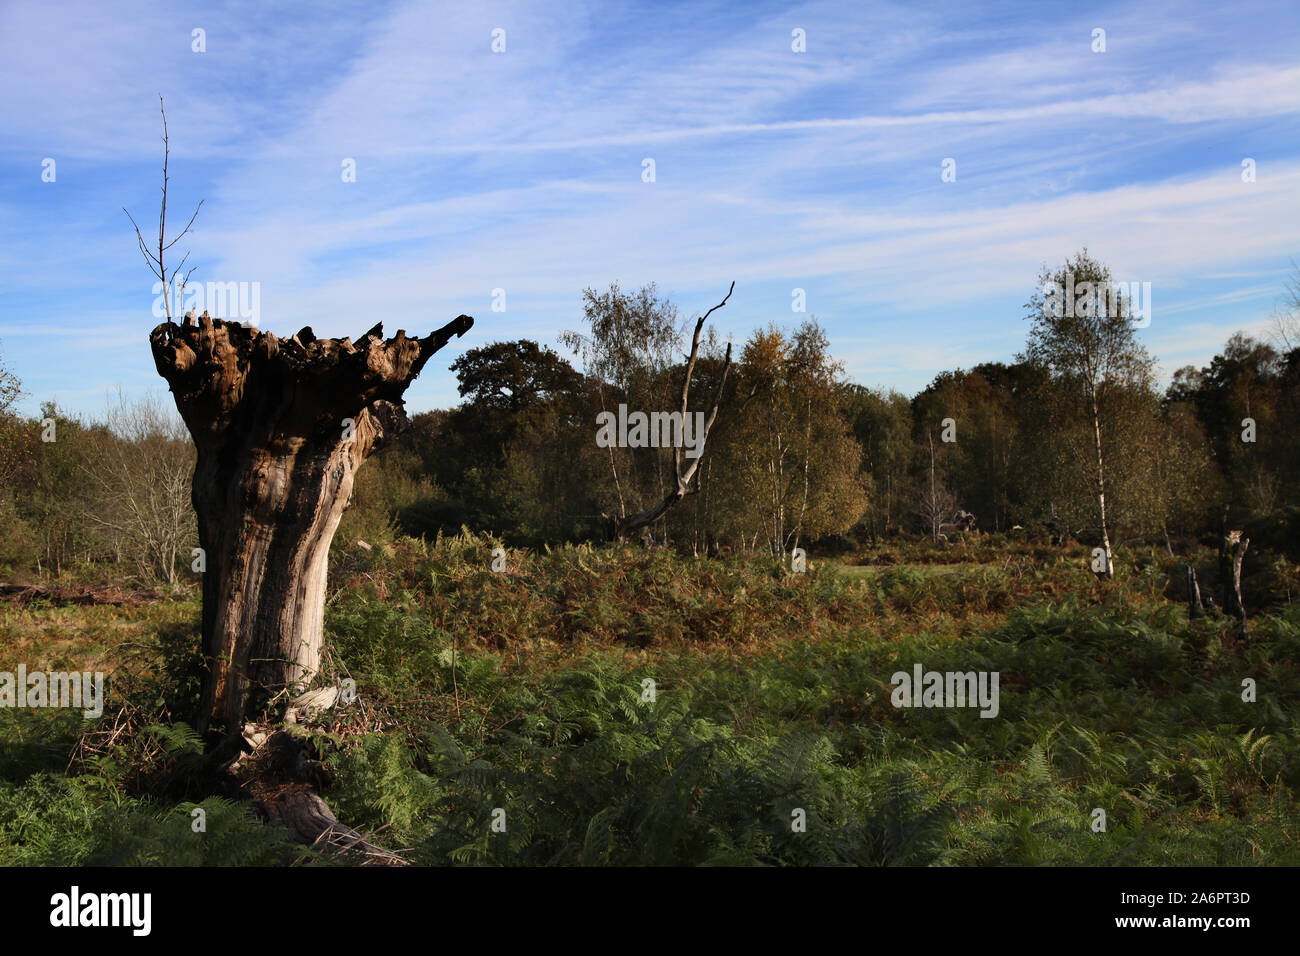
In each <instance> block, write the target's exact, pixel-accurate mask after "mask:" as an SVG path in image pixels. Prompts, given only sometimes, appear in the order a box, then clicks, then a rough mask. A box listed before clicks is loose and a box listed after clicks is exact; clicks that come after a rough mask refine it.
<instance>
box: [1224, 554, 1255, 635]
mask: <svg viewBox="0 0 1300 956" xmlns="http://www.w3.org/2000/svg"><path fill="white" fill-rule="evenodd" d="M1249 547H1250V539H1249V538H1246V537H1242V534H1241V532H1240V531H1228V532H1225V533H1224V536H1223V543H1222V544H1221V545H1220V547H1219V578H1220V580H1221V581H1222V582H1223V613H1224V614H1227V615H1228V616H1229V617H1235V618H1236V619H1237V623H1238V624H1239V625H1240V626H1241V632H1242V634H1243V635H1244V634H1245V633H1246V606H1245V604H1243V603H1242V600H1241V562H1242V560H1243V559H1244V558H1245V557H1246V549H1247V548H1249Z"/></svg>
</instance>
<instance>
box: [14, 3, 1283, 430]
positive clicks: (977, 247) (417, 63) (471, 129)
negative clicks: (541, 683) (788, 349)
mask: <svg viewBox="0 0 1300 956" xmlns="http://www.w3.org/2000/svg"><path fill="white" fill-rule="evenodd" d="M195 28H201V29H202V30H204V31H205V39H206V52H202V53H196V52H193V50H192V31H193V30H194V29H195ZM498 28H499V29H503V30H504V31H505V46H506V49H505V52H502V53H494V52H493V51H492V49H491V45H492V31H493V30H494V29H498ZM1097 28H1101V29H1104V30H1105V31H1106V35H1105V39H1106V50H1105V52H1094V51H1093V49H1092V46H1093V31H1094V29H1097ZM796 29H799V30H803V31H804V33H805V36H806V51H805V52H802V53H796V52H794V51H793V50H792V48H791V47H792V31H793V30H796ZM1298 52H1300V6H1298V5H1297V4H1295V3H1293V2H1275V3H1252V2H1243V3H1233V4H1222V3H1218V2H1215V3H1208V2H1207V3H1194V4H1193V3H1159V2H1157V3H1151V4H1131V3H1116V4H1094V5H1089V4H1082V3H1077V2H1071V3H1050V2H1045V3H1024V4H987V3H985V4H956V3H952V4H944V5H928V4H918V3H901V4H896V5H894V4H884V3H874V2H873V3H864V2H833V3H809V4H786V3H765V2H752V3H714V4H709V3H643V4H642V3H583V2H581V0H566V2H564V3H540V2H534V3H490V2H485V3H477V2H476V3H472V4H464V3H460V4H450V3H429V2H422V3H397V2H393V3H382V2H365V3H355V4H349V3H326V4H321V3H310V4H278V5H271V4H263V3H256V2H249V3H230V4H205V3H186V4H183V5H181V4H166V5H165V4H132V3H111V4H104V3H100V2H91V3H84V4H79V3H61V4H58V5H57V9H55V5H53V4H49V3H44V2H33V3H27V2H21V0H17V2H16V0H0V83H2V85H0V89H3V90H4V91H5V96H4V97H3V98H2V99H0V360H2V361H3V363H4V365H5V366H6V367H7V368H9V369H10V370H11V371H13V372H14V373H16V374H17V375H18V376H19V377H20V379H21V380H22V382H23V386H24V389H25V391H26V393H27V394H26V396H25V398H24V400H23V402H22V405H21V408H22V409H23V410H24V411H26V412H35V411H36V409H37V407H38V405H39V402H41V401H43V400H48V399H56V400H57V401H58V402H59V403H60V404H61V405H63V406H65V407H67V408H69V409H72V410H74V411H82V412H87V413H91V414H94V413H95V412H97V411H99V410H101V409H102V408H103V407H104V402H105V393H106V392H107V391H109V390H114V389H116V388H118V387H121V388H122V389H123V390H124V391H126V392H127V393H128V394H139V393H142V392H144V391H147V390H151V389H158V390H163V389H165V386H163V385H162V383H161V379H159V378H158V376H157V374H156V372H155V370H154V368H153V364H152V360H151V357H150V353H149V348H148V343H147V336H148V333H149V330H150V329H151V328H152V327H153V325H154V324H155V323H156V321H157V320H156V319H155V318H154V317H153V315H152V308H153V302H154V294H153V289H152V283H153V279H152V277H151V276H150V275H149V273H148V272H147V270H146V267H145V265H144V263H143V261H142V259H141V258H140V255H139V252H138V251H137V249H136V247H135V240H134V236H133V233H132V231H131V228H130V224H129V223H128V221H127V219H126V217H125V215H123V213H122V208H121V207H123V206H125V207H127V208H129V209H130V210H131V211H132V212H133V213H134V214H135V215H136V218H137V219H139V220H140V222H141V225H142V226H145V228H146V229H147V228H148V226H149V223H150V222H154V223H156V218H157V196H158V184H159V166H160V160H161V142H160V140H159V133H160V128H159V117H158V109H157V97H158V94H159V93H161V94H163V96H164V97H165V98H166V101H167V112H168V121H169V125H170V131H171V143H172V155H171V176H172V184H171V190H170V194H169V205H170V209H171V210H172V213H171V222H172V223H173V224H175V226H177V227H179V226H180V225H182V224H183V223H184V220H185V218H187V217H188V213H189V211H190V210H191V209H192V208H193V205H194V203H195V202H197V201H198V200H199V199H204V200H205V203H204V206H203V210H202V212H201V213H200V216H199V220H198V222H197V223H196V226H195V230H194V232H193V233H192V235H190V236H187V237H186V238H185V239H184V240H182V242H181V244H180V246H179V247H178V251H179V250H180V249H189V250H190V252H191V257H190V263H191V264H192V265H195V266H197V271H196V272H195V273H194V276H193V278H192V280H191V281H193V282H209V281H216V282H248V283H251V282H257V283H259V284H260V294H261V300H260V301H261V315H260V325H261V327H262V328H264V329H269V330H271V331H275V332H277V333H285V334H288V333H292V332H294V331H296V330H297V329H298V328H300V327H301V326H303V325H307V324H310V325H312V326H313V328H314V329H315V330H316V332H317V334H318V335H353V336H356V335H359V334H361V333H362V332H364V331H365V330H366V329H368V328H369V327H370V326H372V325H373V324H374V323H375V322H376V321H380V320H382V321H383V322H384V323H385V327H386V330H387V332H388V333H389V334H392V333H393V332H395V331H396V330H397V329H398V328H404V329H406V330H408V331H409V332H412V333H415V332H421V333H422V332H425V331H428V330H429V329H431V328H435V327H437V326H440V325H442V324H444V323H445V322H447V321H448V320H450V319H451V318H453V317H455V316H456V315H458V314H460V313H462V312H466V313H469V314H471V315H473V316H475V318H476V320H477V322H476V325H475V327H474V329H473V330H472V331H471V332H470V333H469V334H468V335H466V336H465V338H463V339H460V340H457V341H455V342H453V343H452V344H451V345H449V346H448V347H447V349H446V350H444V352H443V353H441V354H440V355H439V357H438V358H437V359H435V360H434V361H433V362H431V363H430V364H429V366H428V367H427V368H426V369H425V371H424V372H423V374H422V375H421V377H420V378H419V379H418V380H417V381H416V383H415V384H414V385H413V386H412V387H411V389H410V391H409V392H408V393H407V399H408V406H409V407H410V408H411V409H412V410H416V411H418V410H423V409H427V408H431V407H437V406H447V405H451V404H454V403H455V402H456V401H457V395H456V389H455V379H454V377H453V376H452V375H451V374H450V373H449V372H448V371H447V366H448V364H450V362H451V361H452V359H454V358H455V356H456V355H457V354H459V351H460V350H463V349H466V348H471V347H474V346H475V345H481V344H485V343H487V342H490V341H496V340H505V339H514V338H521V337H528V338H534V339H537V340H539V341H542V342H543V343H546V344H548V345H551V346H552V347H555V348H557V350H558V349H559V346H558V342H557V338H558V335H559V333H560V332H561V331H562V330H564V329H567V328H577V327H578V326H579V323H580V321H581V291H582V289H583V288H584V287H586V286H593V287H597V288H603V287H606V286H608V284H609V283H610V282H611V281H614V280H617V281H619V282H620V283H621V284H622V285H623V287H624V288H632V287H636V286H639V285H641V284H642V283H645V282H649V281H655V282H657V283H658V284H659V287H660V290H661V292H663V293H666V294H667V295H669V296H670V297H671V298H672V299H673V301H674V302H675V303H676V304H677V305H678V307H679V308H680V310H681V311H682V313H683V314H692V313H698V312H700V311H703V310H704V309H706V308H708V307H709V306H710V305H712V304H714V303H715V302H717V301H718V299H719V298H720V296H721V294H722V293H723V292H724V291H725V290H726V288H727V285H728V284H729V283H730V282H731V281H732V280H733V279H734V280H735V281H736V292H735V295H734V296H733V297H732V300H731V303H730V304H729V305H728V307H727V308H726V309H724V310H722V311H721V312H717V313H714V319H715V320H716V324H717V328H718V331H719V332H720V333H721V334H722V335H723V336H724V337H726V336H730V337H732V338H733V339H734V340H735V341H736V342H737V343H740V342H742V341H743V340H744V338H745V337H746V336H747V335H748V334H749V333H750V331H751V330H753V329H754V328H756V327H759V326H765V325H767V324H768V323H769V322H776V323H777V324H780V325H786V326H792V325H794V324H796V323H797V322H798V321H800V320H802V319H804V318H806V317H807V315H815V316H816V317H817V319H818V320H819V321H820V322H821V323H822V324H823V325H824V326H825V327H826V329H827V331H828V333H829V335H830V338H831V342H832V348H833V351H834V352H835V354H836V355H837V356H838V357H839V358H840V359H842V360H843V361H844V363H845V365H846V370H847V373H848V376H849V377H850V378H851V379H853V380H854V381H857V382H861V383H862V384H865V385H871V386H893V387H897V388H899V389H901V390H903V391H905V392H907V393H908V394H911V393H913V392H915V391H916V390H918V389H920V388H922V387H924V385H925V384H926V383H927V382H928V381H929V380H930V379H931V378H932V377H933V376H934V374H935V373H937V372H939V371H941V370H944V369H952V368H958V367H970V366H971V365H974V364H976V363H978V362H980V361H984V360H992V359H1003V360H1005V359H1010V358H1011V357H1012V356H1013V355H1014V353H1015V352H1017V351H1018V350H1019V349H1020V348H1021V347H1022V346H1023V343H1024V338H1025V332H1026V327H1027V323H1026V322H1025V319H1024V308H1023V305H1024V303H1025V302H1026V300H1027V299H1028V298H1029V297H1030V295H1031V294H1032V292H1033V290H1034V286H1035V282H1036V278H1037V275H1038V273H1039V270H1040V268H1041V266H1042V265H1043V264H1051V265H1055V264H1059V263H1060V262H1062V261H1063V260H1064V259H1065V258H1066V257H1067V256H1069V255H1071V254H1072V253H1074V252H1075V251H1076V250H1078V249H1079V248H1080V247H1082V246H1084V245H1086V246H1087V247H1088V248H1089V251H1090V252H1091V253H1092V254H1093V255H1094V256H1096V257H1097V258H1099V259H1101V260H1102V261H1103V262H1105V263H1107V264H1108V265H1109V266H1110V267H1111V269H1112V272H1113V273H1114V276H1115V278H1117V279H1124V280H1131V281H1139V282H1150V283H1151V287H1152V300H1153V314H1152V321H1151V325H1150V327H1149V328H1146V329H1143V330H1142V331H1141V333H1140V335H1141V337H1142V339H1143V341H1144V342H1145V343H1146V344H1147V346H1148V348H1149V349H1150V350H1151V351H1152V352H1153V353H1155V354H1156V355H1157V356H1158V357H1159V359H1160V362H1161V367H1162V369H1163V370H1164V371H1165V373H1166V374H1167V373H1168V372H1169V371H1171V370H1172V369H1174V368H1176V367H1178V366H1180V365H1184V364H1188V363H1196V364H1203V363H1204V362H1206V361H1208V360H1209V358H1210V357H1211V356H1212V355H1213V354H1214V353H1215V352H1216V351H1218V350H1219V349H1220V347H1221V346H1222V344H1223V342H1224V341H1225V340H1226V338H1227V337H1228V335H1230V334H1231V333H1232V332H1234V331H1236V330H1238V329H1245V330H1247V331H1253V332H1256V333H1259V332H1262V330H1263V329H1264V327H1265V325H1266V323H1267V320H1268V317H1269V314H1270V312H1271V311H1272V309H1273V308H1274V306H1275V304H1276V302H1277V300H1278V298H1279V296H1280V294H1281V293H1282V291H1283V286H1284V283H1285V281H1286V277H1287V272H1288V269H1289V261H1290V260H1291V259H1292V258H1297V259H1300V136H1298V135H1297V134H1298V133H1300V58H1298V57H1297V53H1298ZM1248 157H1249V158H1251V159H1253V160H1255V163H1256V179H1255V181H1254V182H1251V183H1246V182H1243V181H1242V168H1241V163H1242V160H1243V159H1245V158H1248ZM47 158H50V159H53V160H54V161H55V180H54V182H44V181H42V168H43V166H42V164H43V161H44V160H45V159H47ZM349 158H350V159H353V160H355V162H356V170H357V174H356V181H355V182H344V181H343V177H342V176H341V169H342V163H343V161H344V160H345V159H349ZM646 158H652V159H653V160H654V161H655V181H654V182H649V183H647V182H643V181H642V168H643V160H644V159H646ZM946 158H952V159H954V160H955V161H956V174H957V175H956V181H955V182H943V181H941V163H942V162H943V160H944V159H946ZM496 288H502V289H504V290H505V291H506V311H504V312H493V311H492V308H491V305H492V295H493V289H496ZM795 288H802V289H804V290H805V293H806V299H807V315H800V314H796V313H793V312H792V311H791V301H792V297H791V293H792V290H793V289H795Z"/></svg>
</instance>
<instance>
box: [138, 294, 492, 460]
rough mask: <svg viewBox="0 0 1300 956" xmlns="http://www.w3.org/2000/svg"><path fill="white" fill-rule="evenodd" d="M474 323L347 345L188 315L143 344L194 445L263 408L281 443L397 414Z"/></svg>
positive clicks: (308, 333) (461, 321) (460, 320)
mask: <svg viewBox="0 0 1300 956" xmlns="http://www.w3.org/2000/svg"><path fill="white" fill-rule="evenodd" d="M473 324H474V320H473V319H472V318H471V317H470V316H468V315H460V316H457V317H456V318H455V319H453V320H452V321H451V322H448V323H447V324H446V325H444V326H443V327H442V328H440V329H438V330H437V331H435V332H433V333H431V334H429V335H427V336H425V337H424V338H407V336H406V332H405V330H398V332H397V334H396V335H395V336H393V337H392V338H390V339H385V338H384V337H383V323H382V322H380V323H377V324H376V325H375V326H374V328H372V329H370V331H368V332H366V333H365V334H364V335H363V336H361V338H360V339H359V340H358V341H356V342H353V341H352V339H351V338H343V339H318V338H317V337H316V336H315V334H314V333H313V332H312V330H311V327H310V326H307V327H304V328H303V329H302V330H300V331H299V332H297V333H296V334H295V335H292V336H289V337H288V338H281V337H279V336H277V335H275V334H274V333H272V332H264V331H262V330H260V329H258V328H256V327H253V326H248V325H244V324H243V323H240V322H230V321H225V320H222V319H214V318H211V317H210V316H209V315H208V313H207V312H204V313H203V314H202V315H200V316H199V317H198V320H197V322H196V321H195V320H194V318H193V315H192V313H191V314H189V315H186V317H185V319H184V321H183V322H182V323H181V324H179V325H178V324H176V323H174V322H164V323H162V324H160V325H158V326H157V327H156V328H155V329H154V330H153V332H152V333H150V336H149V342H150V345H151V346H152V349H153V356H154V364H155V365H156V366H157V368H158V374H159V375H161V376H162V377H163V378H165V379H166V380H167V382H168V384H169V385H170V386H171V390H172V392H173V393H174V394H175V396H176V404H177V406H178V408H179V409H180V411H181V414H182V416H183V417H184V419H185V422H186V424H187V425H188V426H189V428H190V431H191V433H192V434H193V435H194V437H195V440H196V441H198V440H200V439H201V436H202V435H204V434H216V433H220V432H222V431H225V430H226V429H227V428H229V427H230V426H231V425H232V424H233V423H234V421H235V420H236V419H246V418H247V417H249V416H251V417H253V418H256V417H258V413H259V412H267V411H270V410H271V408H274V409H275V414H274V418H275V419H276V421H277V425H278V427H277V429H276V430H277V431H278V432H279V433H280V434H281V435H295V434H296V435H306V434H309V433H310V432H312V431H314V430H315V429H316V428H317V427H320V426H322V425H325V424H327V423H328V424H329V425H331V426H336V425H337V424H338V422H339V420H340V419H341V418H345V417H349V416H352V415H355V414H356V413H358V412H360V411H361V410H362V409H366V408H370V407H371V406H375V408H379V407H382V406H383V405H385V404H387V403H393V404H398V405H400V403H401V400H402V393H403V392H404V391H405V390H406V388H407V386H408V385H410V383H411V381H412V380H413V379H414V378H415V377H416V376H417V375H418V374H419V373H420V370H421V369H422V368H423V367H424V364H425V362H427V361H428V360H429V358H430V357H431V356H432V355H433V354H434V353H435V352H437V351H438V350H439V349H441V348H442V347H443V346H444V345H446V344H447V342H448V341H449V340H450V339H451V338H452V336H460V335H464V334H465V332H466V331H467V330H468V329H469V328H470V327H471V326H472V325H473Z"/></svg>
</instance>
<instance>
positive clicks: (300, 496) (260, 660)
mask: <svg viewBox="0 0 1300 956" xmlns="http://www.w3.org/2000/svg"><path fill="white" fill-rule="evenodd" d="M473 324H474V320H473V319H472V318H471V317H469V316H468V315H461V316H458V317H457V318H456V319H454V320H452V321H451V322H449V323H447V324H446V325H444V326H443V327H442V328H440V329H438V330H437V331H436V332H434V333H432V334H431V335H428V336H426V337H424V338H407V337H406V333H405V332H403V331H398V333H397V335H396V336H394V337H393V338H390V339H385V338H384V337H383V325H382V323H380V324H378V325H376V326H375V327H374V328H372V329H371V330H370V331H369V332H367V333H366V334H365V335H363V336H362V337H361V338H360V339H359V340H358V341H357V342H356V343H354V342H353V341H352V340H351V339H350V338H343V339H318V338H316V336H315V335H314V334H313V333H312V330H311V328H310V327H307V328H304V329H302V330H301V331H300V332H298V333H297V334H296V335H293V336H290V337H288V338H279V337H277V336H276V335H273V334H272V333H270V332H263V331H261V330H259V329H257V328H255V327H250V326H247V325H244V324H242V323H238V322H229V321H223V320H221V319H213V318H210V317H209V316H208V314H207V313H206V312H205V313H203V315H201V316H199V318H198V320H197V322H195V320H194V318H193V315H192V314H191V315H187V316H186V317H185V320H184V322H183V323H181V324H179V325H178V324H176V323H174V322H164V323H162V324H161V325H159V326H157V327H156V328H155V329H154V330H153V332H152V333H151V334H150V336H149V341H150V345H151V346H152V348H153V356H154V363H155V365H156V366H157V369H158V374H159V375H161V376H162V377H163V378H165V379H166V380H167V383H168V384H169V385H170V386H171V391H172V393H173V395H174V397H175V400H176V407H177V409H178V410H179V411H180V414H181V417H182V418H183V419H184V421H185V424H186V426H187V427H188V428H189V431H190V434H191V435H192V436H193V438H194V444H195V447H196V449H197V452H198V459H197V462H196V464H195V468H194V485H193V493H192V498H193V503H194V510H195V511H196V512H197V514H198V529H199V547H200V548H201V553H200V555H199V561H201V562H202V564H201V565H199V566H200V567H201V568H202V573H203V652H204V657H205V659H206V663H207V665H208V671H207V674H206V675H205V678H204V683H203V692H202V697H201V704H200V708H201V709H200V713H199V715H198V720H197V722H198V724H199V727H200V729H207V727H208V726H210V725H212V724H224V725H225V728H226V731H227V732H228V733H230V732H237V728H239V727H241V726H242V725H243V720H244V717H245V714H246V713H247V712H248V711H249V709H250V708H251V707H252V706H256V705H258V704H259V703H260V702H262V701H264V700H265V699H266V697H265V695H270V694H274V693H276V692H278V691H280V690H282V689H284V688H287V687H293V686H295V685H298V686H305V685H306V684H307V683H309V682H310V681H311V679H312V677H314V676H315V674H316V673H317V670H318V669H319V666H320V655H321V640H322V638H321V634H322V630H321V629H322V624H323V616H324V606H325V572H326V562H327V558H328V554H329V546H330V541H331V540H332V539H333V537H334V532H335V530H336V529H337V527H338V523H339V519H340V518H341V517H342V514H343V510H344V508H346V507H347V503H348V499H349V497H350V496H351V494H352V482H353V476H354V475H355V474H356V471H357V469H358V468H359V467H360V465H361V463H362V462H363V461H365V459H366V458H367V457H368V456H369V455H370V454H371V453H372V452H373V451H375V450H376V449H377V448H379V447H380V446H381V445H382V444H384V443H385V442H387V441H389V440H391V438H392V437H393V436H394V435H396V434H397V433H398V432H399V431H401V430H402V429H403V428H404V427H405V425H406V415H405V412H404V411H403V409H402V394H403V392H405V391H406V388H407V386H408V385H410V383H411V381H412V380H413V379H414V378H415V377H416V376H417V375H418V374H419V373H420V370H421V369H422V368H423V367H424V364H425V363H426V362H427V361H428V360H429V358H430V357H431V356H432V355H433V354H434V353H435V352H437V351H438V350H439V349H441V348H442V347H443V346H444V345H446V344H447V342H448V341H449V340H450V339H451V338H452V336H460V335H463V334H464V333H465V332H466V331H467V330H468V329H469V328H470V326H472V325H473ZM232 729H234V730H232Z"/></svg>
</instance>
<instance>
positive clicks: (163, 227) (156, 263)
mask: <svg viewBox="0 0 1300 956" xmlns="http://www.w3.org/2000/svg"><path fill="white" fill-rule="evenodd" d="M158 111H159V112H160V113H162V124H163V135H162V141H163V178H162V205H161V209H160V211H159V213H158V251H157V252H154V251H153V250H151V249H150V248H149V246H148V244H147V243H146V242H145V238H144V233H143V232H141V231H140V226H139V224H138V223H136V221H135V217H134V216H132V215H131V213H130V212H128V211H127V209H126V207H125V206H123V207H122V212H125V213H126V218H128V219H130V220H131V225H133V226H135V239H136V242H137V243H139V245H140V254H141V255H143V256H144V261H145V264H146V265H148V266H149V271H150V272H152V273H153V274H154V275H155V276H157V277H158V281H159V282H161V283H162V287H163V302H164V306H165V307H166V309H167V321H168V323H170V322H171V321H172V288H173V287H174V286H175V285H176V276H177V275H179V274H180V271H181V270H182V269H184V268H185V262H186V260H188V259H189V257H190V254H189V253H188V252H187V253H185V255H184V256H182V257H181V262H180V265H178V266H177V267H176V268H175V269H173V270H172V274H171V276H170V277H169V276H168V275H167V266H166V265H165V263H164V259H165V257H166V254H167V251H168V250H169V249H171V247H172V246H174V245H176V243H178V242H180V240H181V237H182V236H184V235H185V234H186V233H187V232H189V231H190V227H191V226H193V225H194V220H195V219H197V218H198V216H199V210H200V209H202V208H203V200H201V199H200V200H199V204H198V205H197V206H195V207H194V215H192V216H190V221H189V222H187V223H186V224H185V228H184V229H182V230H181V231H180V234H179V235H176V236H173V237H172V239H171V241H170V242H168V241H167V164H168V160H169V159H170V158H171V143H170V141H169V140H168V138H167V111H166V110H165V109H164V108H163V98H162V95H161V94H159V96H158ZM193 274H194V270H193V269H191V270H190V271H189V272H187V273H185V276H184V277H183V278H182V279H181V282H180V288H181V290H182V291H183V290H184V289H185V285H186V283H188V282H189V279H190V276H191V275H193Z"/></svg>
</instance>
